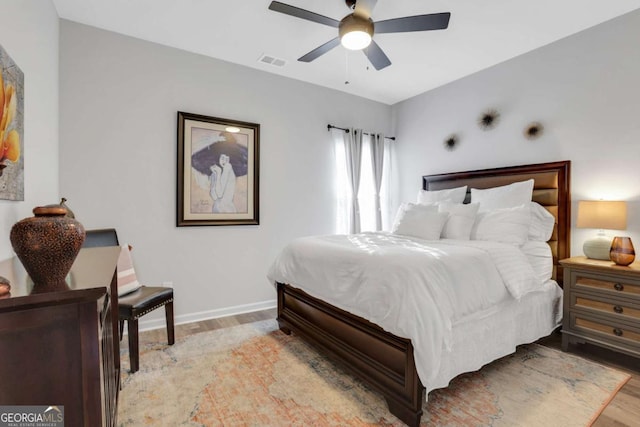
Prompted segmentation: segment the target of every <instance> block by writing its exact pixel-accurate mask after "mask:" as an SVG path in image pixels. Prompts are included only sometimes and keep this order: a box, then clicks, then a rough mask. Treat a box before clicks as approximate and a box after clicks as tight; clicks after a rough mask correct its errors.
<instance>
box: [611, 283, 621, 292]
mask: <svg viewBox="0 0 640 427" xmlns="http://www.w3.org/2000/svg"><path fill="white" fill-rule="evenodd" d="M613 289H615V290H616V291H624V285H623V284H622V283H616V284H615V285H613Z"/></svg>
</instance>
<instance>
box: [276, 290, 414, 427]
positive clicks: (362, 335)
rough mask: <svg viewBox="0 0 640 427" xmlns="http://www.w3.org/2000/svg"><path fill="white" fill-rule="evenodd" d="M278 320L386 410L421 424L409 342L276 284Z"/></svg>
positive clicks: (324, 303) (409, 421)
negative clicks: (379, 395)
mask: <svg viewBox="0 0 640 427" xmlns="http://www.w3.org/2000/svg"><path fill="white" fill-rule="evenodd" d="M277 287H278V324H279V325H280V329H281V330H282V331H283V332H285V333H291V331H293V332H295V333H296V334H299V335H300V336H301V337H303V338H304V339H306V340H307V341H308V342H310V343H311V344H313V345H315V346H316V347H319V348H320V349H321V350H322V351H323V354H325V355H327V356H328V357H330V358H331V359H332V360H334V361H337V362H338V363H340V364H341V365H343V366H344V367H345V368H346V369H348V370H350V371H351V372H352V373H354V374H355V375H356V376H357V377H358V378H359V379H361V380H362V381H364V382H366V383H367V384H368V385H370V386H371V387H372V388H374V389H375V390H377V391H379V392H380V393H382V395H383V396H384V397H385V399H386V401H387V405H388V406H389V411H390V412H391V413H392V414H393V415H395V416H396V417H398V418H399V419H400V420H402V421H403V422H404V423H406V424H407V425H409V426H418V425H420V417H421V416H422V403H423V401H424V387H423V386H422V383H421V382H420V379H419V378H418V373H417V371H416V366H415V361H414V359H413V346H412V345H411V341H410V340H409V339H406V338H399V337H397V336H395V335H393V334H390V333H388V332H386V331H384V330H383V329H382V328H380V327H379V326H377V325H375V324H373V323H371V322H369V321H367V320H365V319H363V318H361V317H358V316H355V315H353V314H351V313H348V312H346V311H344V310H341V309H338V308H336V307H334V306H332V305H330V304H328V303H326V302H324V301H321V300H319V299H317V298H314V297H312V296H310V295H308V294H307V293H305V292H303V291H301V290H299V289H297V288H294V287H292V286H289V285H286V284H282V283H278V284H277Z"/></svg>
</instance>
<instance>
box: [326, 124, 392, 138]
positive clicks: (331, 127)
mask: <svg viewBox="0 0 640 427" xmlns="http://www.w3.org/2000/svg"><path fill="white" fill-rule="evenodd" d="M331 129H340V130H343V131H345V132H346V133H349V129H345V128H341V127H338V126H334V125H327V130H328V131H329V130H331ZM362 134H363V135H371V134H370V133H367V132H362ZM384 138H385V139H390V140H392V141H395V140H396V137H395V136H385V137H384Z"/></svg>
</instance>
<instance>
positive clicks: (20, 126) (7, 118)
mask: <svg viewBox="0 0 640 427" xmlns="http://www.w3.org/2000/svg"><path fill="white" fill-rule="evenodd" d="M0 199H2V200H24V74H23V72H22V71H21V70H20V68H19V67H18V65H17V64H16V63H15V62H14V61H13V59H11V57H10V56H9V54H8V53H7V51H5V50H4V49H3V47H2V46H0Z"/></svg>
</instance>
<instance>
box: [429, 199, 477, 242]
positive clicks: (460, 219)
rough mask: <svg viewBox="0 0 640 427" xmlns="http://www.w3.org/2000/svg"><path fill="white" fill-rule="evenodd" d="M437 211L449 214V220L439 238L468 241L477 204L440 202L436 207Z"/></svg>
mask: <svg viewBox="0 0 640 427" xmlns="http://www.w3.org/2000/svg"><path fill="white" fill-rule="evenodd" d="M438 210H439V211H440V212H447V213H448V214H449V219H447V222H446V223H445V224H444V228H443V229H442V234H441V236H440V237H442V238H443V239H457V240H469V237H471V229H472V228H473V224H474V222H475V220H476V214H477V213H478V204H477V203H469V204H466V205H463V204H459V203H451V202H442V203H440V204H439V205H438Z"/></svg>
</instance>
